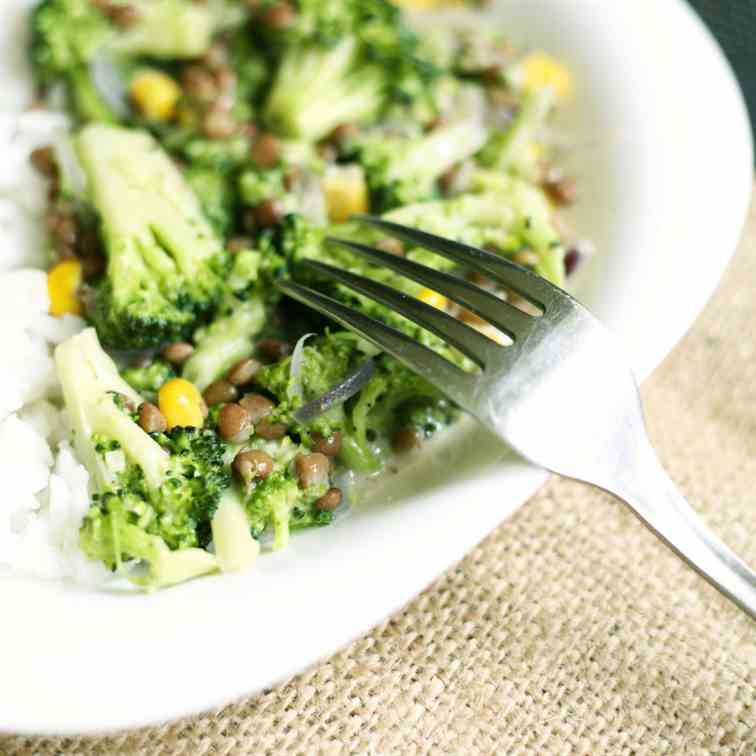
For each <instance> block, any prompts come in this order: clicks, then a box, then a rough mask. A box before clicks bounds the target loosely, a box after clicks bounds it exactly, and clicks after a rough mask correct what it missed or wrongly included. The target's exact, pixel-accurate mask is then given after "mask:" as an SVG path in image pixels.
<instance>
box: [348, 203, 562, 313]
mask: <svg viewBox="0 0 756 756" xmlns="http://www.w3.org/2000/svg"><path fill="white" fill-rule="evenodd" d="M353 217H354V219H355V220H359V221H362V222H363V223H367V224H369V225H371V226H375V227H377V228H380V229H381V230H382V231H385V232H386V233H387V234H389V235H390V236H395V237H396V238H397V239H401V240H402V241H404V242H407V243H408V244H414V245H416V246H418V247H424V248H425V249H429V250H431V251H432V252H436V253H437V254H439V255H442V256H443V257H446V258H447V259H449V260H453V261H454V262H458V263H461V264H463V265H467V266H469V267H477V268H479V269H481V270H482V271H484V272H485V273H488V275H489V276H491V277H492V278H496V279H498V280H499V281H501V282H502V283H504V284H506V285H507V286H508V287H509V288H511V289H512V290H513V291H515V292H517V293H518V294H520V295H521V296H523V297H525V299H527V300H529V301H530V302H532V303H533V304H535V305H538V306H540V307H541V308H543V309H544V310H545V309H546V307H547V306H548V305H549V303H550V302H552V301H553V299H554V297H555V296H558V295H559V294H562V292H561V291H560V290H559V289H558V288H557V287H556V286H554V285H553V284H551V283H549V282H548V281H546V279H544V278H542V277H541V276H539V275H538V274H536V273H533V271H530V270H528V269H527V268H523V267H521V266H520V265H516V264H515V263H513V262H512V261H511V260H507V259H506V258H505V257H501V256H500V255H495V254H493V253H492V252H487V251H486V250H484V249H478V248H477V247H471V246H469V245H468V244H462V242H457V241H453V240H451V239H444V238H443V237H441V236H436V235H435V234H429V233H427V232H426V231H420V230H419V229H416V228H409V227H408V226H403V225H401V224H400V223H394V222H393V221H387V220H384V219H383V218H376V217H375V216H372V215H355V216H353Z"/></svg>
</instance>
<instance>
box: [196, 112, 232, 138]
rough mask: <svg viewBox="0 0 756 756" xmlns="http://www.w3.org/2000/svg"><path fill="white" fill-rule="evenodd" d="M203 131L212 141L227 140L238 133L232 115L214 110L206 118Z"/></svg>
mask: <svg viewBox="0 0 756 756" xmlns="http://www.w3.org/2000/svg"><path fill="white" fill-rule="evenodd" d="M202 130H203V131H204V132H205V135H206V136H207V137H208V138H210V139H226V138H227V137H230V136H233V134H234V133H236V121H235V120H234V118H233V116H232V115H231V114H230V113H227V112H226V111H224V110H220V109H216V108H213V109H212V110H211V111H209V112H208V114H207V115H206V116H205V119H204V121H203V123H202Z"/></svg>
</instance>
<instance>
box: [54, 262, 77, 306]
mask: <svg viewBox="0 0 756 756" xmlns="http://www.w3.org/2000/svg"><path fill="white" fill-rule="evenodd" d="M79 286H81V263H80V262H79V261H78V260H62V261H61V262H59V263H58V264H57V265H55V266H54V267H53V268H51V269H50V271H49V273H48V274H47V293H48V294H49V295H50V314H51V315H55V316H56V317H59V316H60V315H81V311H82V307H81V301H80V299H79Z"/></svg>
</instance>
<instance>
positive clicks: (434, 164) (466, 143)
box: [355, 122, 486, 212]
mask: <svg viewBox="0 0 756 756" xmlns="http://www.w3.org/2000/svg"><path fill="white" fill-rule="evenodd" d="M485 141H486V131H485V129H484V128H483V127H482V126H480V125H479V124H478V123H476V122H469V123H468V122H460V123H456V124H452V125H449V126H443V127H440V128H436V129H434V130H433V131H431V132H430V133H427V134H421V135H418V136H414V137H393V138H392V137H386V136H385V135H384V134H374V135H367V136H364V137H362V138H361V139H360V140H359V141H358V142H357V143H356V145H355V152H356V154H355V157H356V159H357V160H358V161H359V162H360V163H361V164H362V166H363V168H364V170H365V174H366V177H367V182H368V188H369V189H370V206H371V208H373V210H375V211H378V212H386V211H387V210H391V209H393V208H395V207H399V206H401V205H406V204H408V203H411V202H420V201H422V200H427V199H431V198H433V197H434V196H436V195H437V194H438V186H437V182H438V179H439V177H441V176H442V175H443V174H444V173H446V172H447V171H448V170H449V169H450V168H453V167H454V166H455V165H457V164H458V163H461V162H462V161H463V160H467V159H468V158H471V157H472V156H473V155H475V153H476V152H478V150H479V149H480V148H481V147H482V146H483V145H484V144H485Z"/></svg>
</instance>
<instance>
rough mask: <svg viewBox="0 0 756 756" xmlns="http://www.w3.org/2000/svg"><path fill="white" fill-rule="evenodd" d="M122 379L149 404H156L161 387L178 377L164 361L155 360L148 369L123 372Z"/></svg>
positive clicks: (136, 368) (142, 368)
mask: <svg viewBox="0 0 756 756" xmlns="http://www.w3.org/2000/svg"><path fill="white" fill-rule="evenodd" d="M121 377H122V378H123V379H124V380H125V381H126V383H128V384H129V386H131V388H133V389H134V390H135V391H137V392H138V393H139V394H140V396H142V397H144V398H145V399H146V400H147V401H148V402H153V403H154V402H155V398H156V397H157V393H158V391H159V390H160V387H161V386H162V385H163V384H164V383H166V382H167V381H169V380H170V379H171V378H175V377H176V373H175V371H174V370H173V366H172V365H171V364H170V363H168V362H166V361H165V360H162V359H155V360H153V361H152V362H151V363H150V364H149V365H147V366H146V367H129V368H126V369H125V370H122V371H121Z"/></svg>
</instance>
